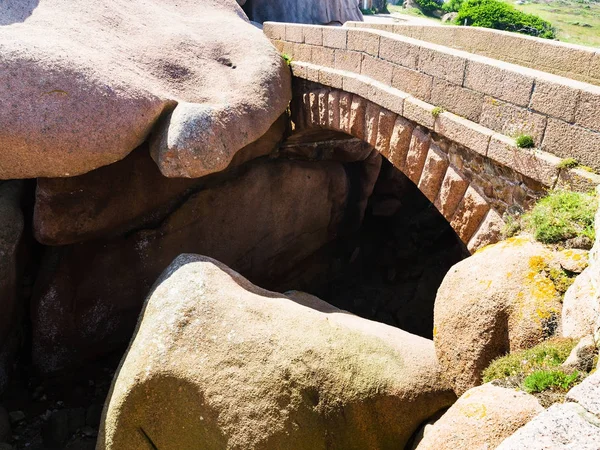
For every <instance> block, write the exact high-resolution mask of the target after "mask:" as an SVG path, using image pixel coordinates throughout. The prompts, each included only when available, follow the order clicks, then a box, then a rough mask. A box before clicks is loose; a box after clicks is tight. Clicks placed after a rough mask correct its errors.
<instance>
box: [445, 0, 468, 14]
mask: <svg viewBox="0 0 600 450" xmlns="http://www.w3.org/2000/svg"><path fill="white" fill-rule="evenodd" d="M464 2H465V0H449V1H447V2H445V3H444V4H443V5H442V10H443V11H444V12H446V13H451V12H458V11H459V10H460V7H461V6H462V4H463V3H464Z"/></svg>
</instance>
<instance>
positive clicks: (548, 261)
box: [434, 236, 561, 395]
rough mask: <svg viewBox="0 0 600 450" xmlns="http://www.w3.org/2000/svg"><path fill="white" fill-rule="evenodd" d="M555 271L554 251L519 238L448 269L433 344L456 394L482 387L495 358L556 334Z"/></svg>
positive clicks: (439, 298) (438, 302)
mask: <svg viewBox="0 0 600 450" xmlns="http://www.w3.org/2000/svg"><path fill="white" fill-rule="evenodd" d="M559 267H560V266H559V263H558V262H557V255H556V253H555V252H554V251H552V250H550V249H548V248H547V247H545V246H544V245H542V244H540V243H537V242H533V241H532V240H530V239H529V238H528V237H524V236H520V237H516V238H511V239H508V240H506V241H503V242H500V243H498V244H494V245H491V246H488V247H485V248H483V249H482V250H480V251H478V252H477V253H475V254H474V255H473V256H471V257H470V258H468V259H465V260H464V261H461V262H459V263H458V264H456V265H455V266H454V267H452V269H450V271H449V272H448V274H447V275H446V277H445V278H444V281H443V282H442V284H441V286H440V288H439V290H438V293H437V296H436V300H435V307H434V342H435V347H436V352H437V355H438V357H439V359H440V364H441V365H442V367H443V368H444V371H445V375H446V376H447V377H448V379H449V381H450V382H451V383H452V385H453V386H454V389H455V392H456V393H457V394H458V395H461V394H462V393H464V392H465V391H466V390H468V389H470V388H472V387H474V386H477V385H479V384H480V383H481V375H482V372H483V370H484V369H485V368H486V367H487V366H488V365H489V364H490V362H492V360H493V359H495V358H497V357H499V356H502V355H504V354H506V353H508V352H511V351H515V350H520V349H526V348H530V347H533V346H534V345H536V344H538V343H539V342H541V341H542V340H544V339H546V338H548V337H550V336H551V335H553V334H554V333H555V332H556V331H557V329H558V327H559V322H560V314H561V303H560V295H559V293H558V291H557V289H556V286H555V284H554V282H553V280H552V278H551V274H552V273H553V270H560V269H559Z"/></svg>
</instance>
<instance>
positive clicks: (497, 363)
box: [483, 338, 577, 383]
mask: <svg viewBox="0 0 600 450" xmlns="http://www.w3.org/2000/svg"><path fill="white" fill-rule="evenodd" d="M576 343H577V342H576V341H574V340H573V339H564V338H554V339H549V340H547V341H544V342H542V343H541V344H538V345H536V346H535V347H533V348H530V349H527V350H521V351H517V352H513V353H511V354H508V355H506V356H502V357H500V358H497V359H495V360H494V361H492V363H491V364H490V365H489V366H488V368H487V369H485V370H484V371H483V382H484V383H487V382H489V381H492V380H498V379H502V378H507V377H514V376H526V375H529V374H531V373H533V372H535V371H539V370H548V369H551V368H553V367H557V366H559V365H561V364H562V363H563V362H565V360H566V359H567V357H568V356H569V353H571V350H572V349H573V347H574V346H575V344H576Z"/></svg>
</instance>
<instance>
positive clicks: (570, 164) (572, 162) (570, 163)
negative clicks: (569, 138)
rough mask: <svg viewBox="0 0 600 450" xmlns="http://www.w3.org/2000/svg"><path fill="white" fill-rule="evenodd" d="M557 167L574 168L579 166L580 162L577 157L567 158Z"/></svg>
mask: <svg viewBox="0 0 600 450" xmlns="http://www.w3.org/2000/svg"><path fill="white" fill-rule="evenodd" d="M556 167H558V168H559V169H574V168H575V167H579V162H577V160H576V159H575V158H565V159H563V160H562V161H561V162H559V163H558V165H557V166H556Z"/></svg>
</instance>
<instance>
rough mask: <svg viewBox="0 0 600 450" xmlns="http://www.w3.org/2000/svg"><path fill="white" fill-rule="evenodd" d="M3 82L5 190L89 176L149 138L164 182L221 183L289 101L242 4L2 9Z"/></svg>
mask: <svg viewBox="0 0 600 450" xmlns="http://www.w3.org/2000/svg"><path fill="white" fill-rule="evenodd" d="M0 73H2V83H0V148H2V149H6V150H4V151H2V152H0V179H11V178H34V177H68V176H75V175H80V174H83V173H86V172H89V171H91V170H93V169H96V168H98V167H101V166H105V165H108V164H112V163H114V162H115V161H118V160H121V159H123V158H124V157H125V156H127V154H129V153H130V152H131V151H132V150H133V149H134V148H136V147H138V146H139V145H140V144H141V143H142V142H144V141H145V140H146V139H147V138H148V137H149V134H150V133H151V132H152V139H151V152H152V156H153V158H154V159H155V161H156V163H157V164H158V166H159V168H160V170H161V172H162V173H163V174H164V175H166V176H168V177H191V178H195V177H200V176H203V175H206V174H209V173H213V172H218V171H220V170H223V169H224V168H225V167H227V165H228V164H229V162H230V161H231V160H232V158H233V157H234V155H235V154H236V152H237V151H238V150H240V149H241V148H242V147H244V146H246V145H248V144H250V143H251V142H253V141H255V140H257V139H258V138H259V137H260V136H262V135H263V134H264V133H265V132H266V131H267V130H268V129H269V127H270V126H271V124H272V123H273V122H274V121H275V120H276V119H277V118H278V117H279V116H280V115H281V114H282V113H283V112H284V111H285V109H286V108H287V105H288V103H289V101H290V98H291V82H290V79H291V75H290V72H289V69H288V68H287V67H286V65H285V63H284V61H283V59H282V58H281V57H280V55H279V54H278V52H277V50H276V49H275V48H274V47H273V46H272V45H271V43H270V42H269V40H268V39H267V38H266V37H265V36H264V35H263V33H262V31H261V30H259V29H258V28H256V27H255V26H253V25H252V24H251V23H250V22H249V21H248V19H247V17H246V15H245V14H244V12H243V11H242V9H241V8H240V6H239V5H238V4H237V3H236V2H235V1H234V0H213V1H210V2H199V1H196V0H179V1H176V2H174V1H172V0H143V1H142V0H130V1H127V2H122V1H118V0H97V1H93V2H89V1H86V0H39V1H25V2H23V1H22V0H8V1H3V2H1V3H0Z"/></svg>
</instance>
